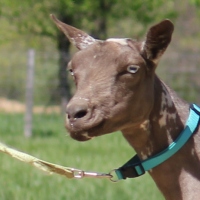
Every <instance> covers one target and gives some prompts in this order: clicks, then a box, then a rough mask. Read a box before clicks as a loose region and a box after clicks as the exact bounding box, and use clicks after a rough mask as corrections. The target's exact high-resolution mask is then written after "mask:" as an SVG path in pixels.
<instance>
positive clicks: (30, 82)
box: [24, 49, 35, 138]
mask: <svg viewBox="0 0 200 200" xmlns="http://www.w3.org/2000/svg"><path fill="white" fill-rule="evenodd" d="M34 67H35V51H34V49H29V50H28V61H27V77H26V97H25V98H26V100H25V101H26V108H25V109H26V110H25V117H24V136H25V137H27V138H29V137H31V136H32V118H33V88H34Z"/></svg>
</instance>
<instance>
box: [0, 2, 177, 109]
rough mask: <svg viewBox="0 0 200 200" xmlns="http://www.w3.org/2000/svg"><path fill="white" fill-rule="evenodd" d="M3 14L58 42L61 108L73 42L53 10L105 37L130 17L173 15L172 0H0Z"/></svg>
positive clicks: (66, 95) (22, 29)
mask: <svg viewBox="0 0 200 200" xmlns="http://www.w3.org/2000/svg"><path fill="white" fill-rule="evenodd" d="M0 6H1V10H0V14H1V16H3V17H4V18H6V19H7V20H9V22H10V24H12V26H15V27H17V30H18V31H20V32H21V33H23V34H34V35H39V36H42V37H50V38H51V39H52V40H54V41H56V42H57V49H58V51H59V54H60V59H59V73H58V74H59V90H60V94H61V99H62V100H61V102H62V108H63V110H64V109H65V105H66V103H67V102H68V100H69V98H70V88H69V82H68V80H67V76H66V65H67V63H68V61H69V59H70V53H69V52H70V43H69V41H68V40H67V39H66V38H65V36H64V34H62V33H61V32H60V31H59V30H57V28H56V27H55V26H54V25H53V23H52V22H51V20H50V19H49V14H50V13H54V14H55V15H56V16H57V17H58V18H59V19H60V20H61V21H63V22H64V23H67V24H71V25H73V26H75V27H78V28H82V27H84V29H86V27H88V30H87V31H88V32H90V33H91V34H92V35H93V36H94V37H96V38H101V39H104V38H105V37H106V36H107V30H108V28H109V27H110V26H116V24H117V23H118V21H119V20H122V19H125V18H131V19H132V20H133V21H135V22H137V23H140V24H143V25H146V24H149V23H150V22H152V21H157V20H158V18H160V19H159V20H158V21H160V20H161V19H163V18H166V17H169V16H170V17H174V16H175V15H174V14H175V13H174V12H173V0H169V1H165V0H152V1H147V0H135V1H132V0H124V1H117V0H99V1H92V0H59V1H56V0H52V1H49V0H34V1H33V0H26V1H20V2H19V1H13V0H4V2H3V1H1V3H0Z"/></svg>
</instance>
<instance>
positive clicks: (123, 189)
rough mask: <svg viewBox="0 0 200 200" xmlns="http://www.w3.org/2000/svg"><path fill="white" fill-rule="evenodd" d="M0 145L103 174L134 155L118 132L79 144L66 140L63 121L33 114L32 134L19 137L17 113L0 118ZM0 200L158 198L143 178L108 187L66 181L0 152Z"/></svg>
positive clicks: (99, 183)
mask: <svg viewBox="0 0 200 200" xmlns="http://www.w3.org/2000/svg"><path fill="white" fill-rule="evenodd" d="M0 121H1V123H0V138H1V139H0V141H1V142H4V143H6V144H7V145H10V146H12V147H15V148H16V149H18V150H21V151H24V152H26V153H29V154H31V155H33V156H36V157H38V158H41V159H43V160H46V161H49V162H53V163H56V164H60V165H64V166H69V167H75V168H79V169H84V170H91V171H97V172H109V171H110V170H111V169H114V168H116V167H119V166H121V165H122V164H124V163H125V162H126V161H127V160H128V159H130V158H131V157H132V156H133V155H134V152H133V150H132V149H131V147H129V145H128V143H127V142H126V141H125V139H123V138H122V136H121V134H120V133H113V134H109V135H106V136H102V137H99V138H95V139H93V140H91V141H88V142H85V143H80V142H77V141H74V140H72V139H71V138H70V137H69V136H67V134H66V131H65V128H64V117H62V116H61V115H58V114H52V115H44V114H43V115H41V114H40V115H39V114H35V115H34V127H33V134H34V136H33V137H32V138H31V139H25V138H24V136H23V115H22V114H5V113H1V114H0ZM0 163H1V166H0V173H1V175H0V177H1V178H0V185H1V187H0V199H1V200H35V199H40V200H47V199H48V200H55V199H56V200H73V199H74V200H88V199H92V200H105V199H109V200H112V199H117V200H118V199H119V200H128V199H130V200H132V199H134V200H137V199H139V200H151V199H152V200H162V199H163V197H162V195H161V194H160V192H159V191H158V189H157V188H156V186H155V184H154V182H153V181H152V180H151V178H150V177H149V175H148V174H145V175H144V176H142V177H139V178H136V179H129V180H125V181H120V182H118V183H112V182H110V181H109V180H103V179H91V178H86V179H81V180H77V179H73V180H71V179H66V178H65V177H62V176H58V175H47V174H45V173H43V172H40V171H38V170H37V169H35V168H33V167H32V166H29V165H27V164H24V163H22V162H20V161H17V160H15V159H13V158H11V157H9V156H8V155H4V154H2V153H0Z"/></svg>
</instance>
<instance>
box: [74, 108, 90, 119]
mask: <svg viewBox="0 0 200 200" xmlns="http://www.w3.org/2000/svg"><path fill="white" fill-rule="evenodd" d="M86 114H87V111H86V110H80V111H79V112H77V113H76V114H75V115H74V118H75V119H77V118H82V117H84V116H85V115H86Z"/></svg>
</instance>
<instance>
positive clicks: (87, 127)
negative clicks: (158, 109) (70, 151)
mask: <svg viewBox="0 0 200 200" xmlns="http://www.w3.org/2000/svg"><path fill="white" fill-rule="evenodd" d="M129 42H130V41H129ZM131 44H132V46H130V45H128V40H126V39H124V40H120V41H118V40H117V42H116V41H113V40H110V41H106V42H98V43H95V44H93V45H91V46H90V47H88V48H87V49H85V50H82V51H79V52H78V53H76V54H75V56H74V58H73V59H72V62H71V64H70V65H71V70H72V71H73V72H72V73H73V76H74V80H75V83H76V88H77V90H76V93H75V95H74V97H73V98H72V99H71V101H70V102H69V104H68V106H67V111H68V113H69V112H71V110H75V108H76V111H77V110H78V111H79V115H77V116H76V117H73V118H72V117H69V114H68V117H67V120H66V128H67V129H68V130H69V132H70V134H71V136H72V137H73V138H74V139H77V140H81V141H83V140H88V139H91V138H92V137H95V136H99V135H102V134H106V133H110V132H113V131H116V130H122V129H124V128H127V127H129V126H131V125H132V124H133V123H134V122H135V123H137V122H139V121H141V120H143V118H144V117H145V115H148V114H149V113H148V112H149V110H150V107H149V108H146V105H147V101H146V99H147V98H148V102H149V101H151V100H150V98H151V94H150V90H151V88H148V87H147V85H149V86H150V85H151V84H142V82H144V81H146V82H148V81H149V82H150V81H152V77H151V76H149V75H148V72H147V69H146V63H145V61H144V59H143V58H142V57H141V55H140V53H139V50H138V49H139V48H140V43H137V42H133V41H131ZM141 95H142V97H143V98H142V99H141V98H140V96H141ZM86 99H87V100H86ZM141 104H143V106H142V107H141ZM148 105H149V103H148ZM80 110H82V113H81V112H80ZM83 110H84V111H83ZM129 110H131V112H128V111H129ZM72 115H73V114H71V116H72Z"/></svg>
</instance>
